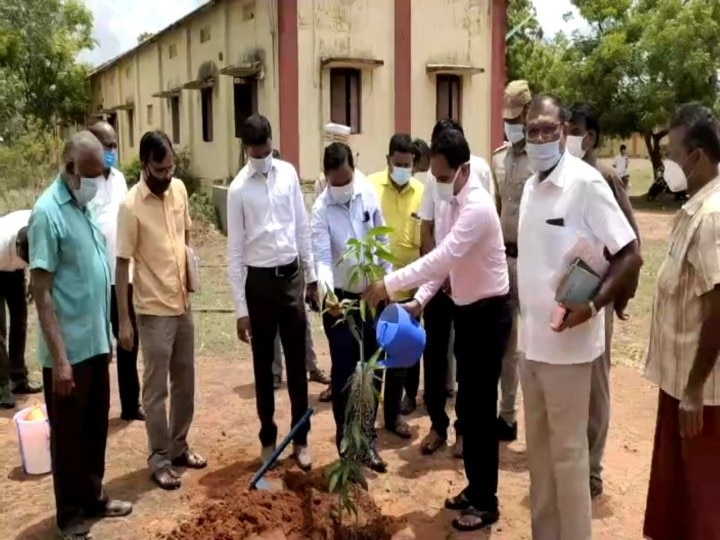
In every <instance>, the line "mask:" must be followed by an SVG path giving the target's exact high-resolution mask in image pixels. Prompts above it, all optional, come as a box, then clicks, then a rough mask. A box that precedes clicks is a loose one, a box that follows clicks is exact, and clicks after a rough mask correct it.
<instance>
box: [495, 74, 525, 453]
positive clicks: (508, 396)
mask: <svg viewBox="0 0 720 540" xmlns="http://www.w3.org/2000/svg"><path fill="white" fill-rule="evenodd" d="M530 99H531V95H530V88H529V87H528V83H527V81H512V82H511V83H509V84H508V85H507V88H506V89H505V97H504V100H503V118H504V120H505V138H506V139H507V141H508V142H506V143H505V145H503V146H502V147H500V148H498V149H497V150H496V151H495V152H494V155H493V173H494V175H495V181H496V182H497V193H498V197H497V199H498V207H499V212H500V224H501V225H502V232H503V238H504V239H505V255H506V257H507V264H508V272H509V275H510V295H511V302H512V306H513V312H514V315H513V328H512V333H511V334H510V341H509V342H508V347H507V351H506V352H505V357H504V358H503V364H502V372H501V375H500V391H501V397H500V415H499V417H498V422H497V426H498V428H497V429H498V438H499V439H500V440H501V441H514V440H515V439H517V421H516V409H515V402H516V399H517V390H518V382H519V375H518V352H517V336H518V301H517V256H518V247H517V235H518V214H519V211H520V199H521V197H522V193H523V188H524V187H525V182H526V181H527V179H528V178H530V176H531V175H532V172H531V171H530V164H529V162H528V157H527V153H526V152H525V127H524V124H525V112H526V110H527V106H528V104H529V103H530Z"/></svg>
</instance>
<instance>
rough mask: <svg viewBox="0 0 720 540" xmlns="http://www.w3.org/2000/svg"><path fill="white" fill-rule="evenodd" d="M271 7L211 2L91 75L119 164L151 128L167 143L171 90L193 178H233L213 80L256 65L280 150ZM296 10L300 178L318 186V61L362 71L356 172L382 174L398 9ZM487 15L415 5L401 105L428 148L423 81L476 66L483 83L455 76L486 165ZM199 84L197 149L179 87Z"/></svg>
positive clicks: (230, 135)
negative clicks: (432, 70) (207, 106)
mask: <svg viewBox="0 0 720 540" xmlns="http://www.w3.org/2000/svg"><path fill="white" fill-rule="evenodd" d="M277 1H279V0H226V1H217V2H215V3H213V4H209V5H208V6H207V7H203V8H201V9H200V10H198V11H197V12H194V13H193V14H191V15H190V16H188V17H187V18H186V19H183V20H181V21H178V23H176V25H174V26H173V27H171V28H168V29H167V30H164V31H163V32H162V33H161V34H160V35H158V36H157V37H154V38H151V39H150V41H148V42H147V43H145V44H143V45H141V46H140V47H138V48H137V49H135V50H133V51H131V52H129V53H128V54H126V55H125V56H123V57H120V58H119V59H117V61H115V62H114V63H110V64H109V65H108V66H107V67H105V68H103V69H101V70H100V71H98V72H97V73H96V74H94V75H93V76H92V77H91V87H92V100H93V103H92V111H93V112H95V111H110V110H115V114H116V122H117V128H118V135H119V140H120V159H121V163H128V162H129V161H130V160H132V159H133V158H135V157H136V156H137V150H138V146H139V141H140V137H141V136H142V134H143V133H144V132H145V131H147V130H148V129H162V130H164V131H165V132H167V133H168V135H169V136H171V137H172V131H173V125H172V124H173V122H172V114H171V99H170V97H171V94H172V92H175V95H177V96H179V109H180V114H179V117H180V129H179V135H180V137H179V145H180V146H181V147H183V148H187V149H188V150H189V151H190V154H191V163H192V167H193V169H194V172H195V173H196V174H197V175H198V176H200V177H202V178H204V179H206V180H218V179H225V178H231V177H233V176H234V175H235V174H236V173H237V171H238V169H239V166H240V163H241V157H240V153H241V143H240V140H239V138H238V137H236V133H235V121H234V119H235V106H234V78H233V76H231V74H222V73H221V72H222V71H223V70H224V69H227V68H229V67H230V66H236V67H237V65H239V64H243V65H248V64H249V63H252V62H259V63H260V65H262V66H263V69H262V70H261V72H260V74H259V76H258V80H257V108H258V112H259V113H260V114H263V115H265V116H266V117H267V118H268V119H269V120H270V122H271V124H272V126H273V131H274V140H275V144H276V146H277V147H278V149H279V150H280V152H281V153H282V152H283V148H282V147H281V145H280V139H281V137H280V132H281V128H282V126H281V125H280V103H279V99H280V85H281V84H282V83H283V81H282V80H281V79H280V77H279V73H278V69H279V68H278V42H279V36H278V7H277V6H278V4H277ZM297 9H298V12H297V24H298V52H297V54H298V93H299V95H298V102H299V118H298V120H299V154H300V156H299V157H300V165H299V171H298V172H299V174H300V177H301V178H302V179H305V180H309V179H314V178H316V177H317V175H318V173H319V172H320V169H321V161H322V151H323V126H324V125H325V124H326V123H328V122H330V121H331V111H330V109H331V103H330V101H331V99H330V95H331V92H330V67H329V66H325V67H323V62H326V63H327V61H328V60H330V59H332V60H333V61H334V62H335V64H332V65H334V66H336V67H352V68H357V69H360V72H361V89H360V109H361V115H360V132H359V133H357V134H353V135H351V137H350V146H351V147H352V148H353V150H354V151H355V152H356V154H358V157H357V165H358V167H359V168H360V169H361V170H363V172H365V173H367V174H370V173H373V172H375V171H378V170H380V169H382V168H384V167H385V164H386V163H385V160H386V158H385V156H386V153H387V145H388V141H389V139H390V137H391V136H392V134H393V133H394V132H395V31H396V28H395V20H394V13H395V2H393V1H390V0H387V1H386V0H298V2H297ZM491 15H492V13H491V1H490V0H413V2H412V18H411V19H412V22H411V24H412V27H411V33H412V42H411V54H412V56H411V83H410V84H411V94H412V95H411V96H407V99H410V100H411V103H412V105H411V114H410V123H411V126H412V129H411V135H412V136H413V137H422V138H423V139H429V137H430V133H431V131H432V128H433V125H434V124H435V122H436V96H437V86H436V76H435V75H433V74H430V75H428V73H427V66H428V64H444V65H449V66H466V67H471V68H482V69H484V72H483V73H476V74H465V75H462V99H461V118H460V119H461V121H462V124H463V127H464V128H465V132H466V134H467V137H468V140H469V142H470V145H471V149H472V151H473V153H475V154H477V155H481V156H484V157H486V158H487V157H488V156H489V154H490V150H491V149H490V99H491V98H490V73H491V67H492V66H491V64H490V61H491V56H492V52H491V51H492V47H491V45H492V28H491V19H492V17H491ZM171 49H172V54H171ZM343 62H344V63H343ZM201 79H202V80H204V81H206V82H207V83H208V84H211V87H212V96H213V103H212V113H213V114H212V125H213V128H212V132H213V133H212V135H213V136H212V141H204V140H203V133H202V99H201V91H200V90H199V89H187V88H182V87H183V85H186V84H188V83H191V82H193V81H195V82H198V81H200V80H201ZM161 92H164V93H165V94H163V95H162V96H159V95H158V94H159V93H161ZM399 98H400V96H399ZM148 106H151V107H152V109H151V111H149V110H148ZM129 107H132V109H130V110H131V111H132V113H130V112H129ZM130 114H132V118H133V126H132V128H133V136H132V137H130V127H131V126H130V122H129V120H130ZM131 139H132V144H131Z"/></svg>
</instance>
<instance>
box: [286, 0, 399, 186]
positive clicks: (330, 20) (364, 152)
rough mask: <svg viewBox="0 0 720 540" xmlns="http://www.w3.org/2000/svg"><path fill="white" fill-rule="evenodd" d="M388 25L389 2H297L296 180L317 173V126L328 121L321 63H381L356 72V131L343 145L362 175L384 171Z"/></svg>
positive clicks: (389, 92)
mask: <svg viewBox="0 0 720 540" xmlns="http://www.w3.org/2000/svg"><path fill="white" fill-rule="evenodd" d="M393 21H394V11H393V2H390V1H387V2H386V1H382V0H380V1H379V0H300V1H299V2H298V62H299V81H298V83H299V94H300V95H299V100H300V171H299V174H300V177H301V178H303V179H306V180H307V179H313V178H316V177H317V175H318V174H319V173H320V171H321V163H322V152H323V126H324V125H325V124H327V123H328V122H330V70H329V69H321V62H322V60H323V59H327V58H346V59H364V60H382V62H383V65H381V66H379V67H374V68H369V67H368V68H365V69H362V73H361V85H362V92H361V95H362V98H361V123H360V125H361V128H360V133H358V134H353V135H351V136H350V142H349V144H350V147H351V148H352V149H353V151H354V152H355V153H356V154H358V157H357V159H356V161H357V163H356V165H357V166H358V167H359V168H360V169H361V170H362V171H363V172H364V173H366V174H370V173H373V172H376V171H378V170H380V169H381V168H383V167H385V156H386V154H387V145H388V142H389V140H390V137H391V136H392V134H393V132H394V108H393V103H394V99H395V93H394V72H393V70H394V60H393V55H394V34H393V29H394V27H393ZM280 150H281V151H282V149H280Z"/></svg>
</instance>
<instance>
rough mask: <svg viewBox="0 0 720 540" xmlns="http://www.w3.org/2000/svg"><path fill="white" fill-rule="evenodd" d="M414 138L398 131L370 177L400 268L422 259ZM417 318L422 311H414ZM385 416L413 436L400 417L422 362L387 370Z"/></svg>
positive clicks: (398, 297) (396, 429)
mask: <svg viewBox="0 0 720 540" xmlns="http://www.w3.org/2000/svg"><path fill="white" fill-rule="evenodd" d="M413 148H414V147H413V141H412V139H411V138H410V135H406V134H404V133H396V134H395V135H393V136H392V137H391V138H390V144H389V148H388V155H387V164H388V166H387V168H386V169H385V170H383V171H380V172H377V173H375V174H372V175H370V176H368V181H369V182H370V184H372V185H373V186H374V187H375V190H376V192H377V195H378V199H379V200H380V206H381V208H382V215H383V218H384V219H385V223H386V224H387V226H388V227H390V228H391V229H392V232H391V233H390V235H389V237H390V252H391V253H392V254H393V256H394V257H395V258H396V259H397V265H396V269H397V268H403V267H404V266H407V265H408V264H410V263H412V262H414V261H416V260H417V259H418V258H420V216H419V215H418V212H419V211H420V202H421V201H422V196H423V190H424V187H423V185H422V183H421V182H420V181H419V180H415V179H414V178H413V177H412V171H413V161H414V158H413ZM414 292H415V291H398V292H397V293H395V294H394V295H393V297H392V300H393V301H396V302H406V301H408V300H410V299H412V297H413V295H414ZM414 315H415V316H416V317H419V316H420V313H415V314H414ZM385 371H386V373H385V392H384V403H383V408H384V411H383V412H384V416H385V429H386V430H388V431H389V432H391V433H394V434H395V435H397V436H398V437H401V438H403V439H409V438H410V437H411V436H412V435H411V433H410V427H409V426H408V424H407V423H406V422H405V421H403V420H402V418H401V416H400V412H401V411H400V409H401V402H402V394H403V386H405V385H406V383H407V382H408V381H406V380H405V378H406V377H407V376H408V372H414V375H412V376H411V377H409V378H410V379H411V380H412V382H413V383H414V384H412V386H411V387H410V388H408V389H407V403H405V411H404V412H405V413H406V414H409V413H411V412H413V411H414V410H415V407H416V406H417V402H416V399H417V392H418V385H419V381H420V363H417V364H416V365H415V366H414V367H412V368H410V369H409V370H408V369H400V368H391V369H387V370H385Z"/></svg>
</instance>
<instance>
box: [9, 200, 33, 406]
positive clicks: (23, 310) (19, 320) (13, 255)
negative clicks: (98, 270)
mask: <svg viewBox="0 0 720 540" xmlns="http://www.w3.org/2000/svg"><path fill="white" fill-rule="evenodd" d="M30 213H31V211H30V210H18V211H16V212H10V213H9V214H6V215H5V216H2V217H0V407H2V408H5V409H12V408H13V407H15V397H14V396H13V394H37V393H38V392H41V391H42V386H37V385H35V384H31V383H30V382H29V381H28V378H27V376H28V372H27V367H26V366H25V339H26V337H27V298H26V287H25V268H27V265H28V263H27V258H28V244H27V225H28V222H29V220H30ZM5 306H7V309H8V311H9V313H10V316H9V321H10V325H9V326H10V333H9V339H8V332H7V330H8V328H7V325H6V319H5Z"/></svg>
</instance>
